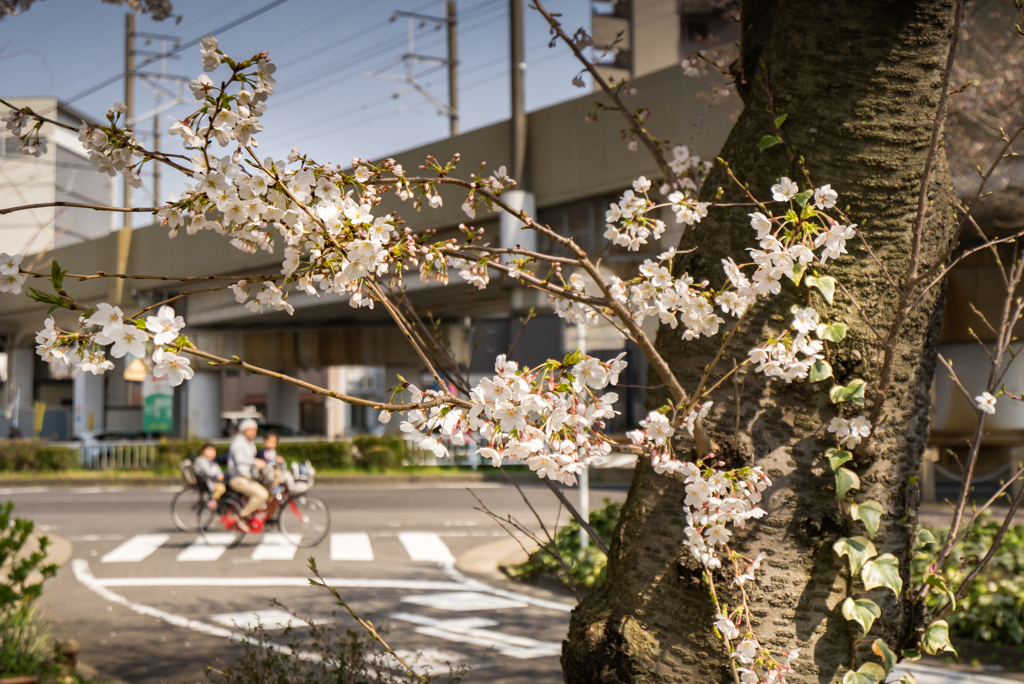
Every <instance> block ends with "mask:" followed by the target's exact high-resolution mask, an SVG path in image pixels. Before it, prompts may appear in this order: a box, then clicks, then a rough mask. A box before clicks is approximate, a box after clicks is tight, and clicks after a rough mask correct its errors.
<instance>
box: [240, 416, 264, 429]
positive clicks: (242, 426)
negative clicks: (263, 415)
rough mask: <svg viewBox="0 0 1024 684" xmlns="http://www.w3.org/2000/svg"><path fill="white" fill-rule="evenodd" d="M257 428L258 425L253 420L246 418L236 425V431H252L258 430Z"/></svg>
mask: <svg viewBox="0 0 1024 684" xmlns="http://www.w3.org/2000/svg"><path fill="white" fill-rule="evenodd" d="M259 427H260V426H259V423H257V422H256V421H255V420H253V419H252V418H246V419H245V420H243V421H242V422H241V423H239V424H238V431H239V432H245V431H246V430H248V429H250V428H251V429H253V430H258V429H259Z"/></svg>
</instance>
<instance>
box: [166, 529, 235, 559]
mask: <svg viewBox="0 0 1024 684" xmlns="http://www.w3.org/2000/svg"><path fill="white" fill-rule="evenodd" d="M206 536H207V538H208V539H209V541H210V543H209V544H207V543H206V540H204V539H203V538H202V537H196V540H195V541H194V542H192V543H191V544H189V545H188V546H187V547H186V548H185V549H184V550H183V551H182V552H181V553H179V554H178V558H177V560H180V561H215V560H217V559H218V558H220V557H221V556H223V555H224V552H225V551H227V550H228V544H230V543H231V542H232V541H234V539H235V535H234V534H232V533H230V532H219V533H216V534H207V535H206Z"/></svg>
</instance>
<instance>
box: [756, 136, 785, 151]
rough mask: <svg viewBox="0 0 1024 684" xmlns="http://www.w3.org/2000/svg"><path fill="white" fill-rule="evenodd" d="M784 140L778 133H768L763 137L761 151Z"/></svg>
mask: <svg viewBox="0 0 1024 684" xmlns="http://www.w3.org/2000/svg"><path fill="white" fill-rule="evenodd" d="M781 142H782V138H780V137H779V136H777V135H766V136H764V137H763V138H761V151H762V152H764V151H765V150H767V149H768V148H769V147H771V146H772V145H778V144H779V143H781Z"/></svg>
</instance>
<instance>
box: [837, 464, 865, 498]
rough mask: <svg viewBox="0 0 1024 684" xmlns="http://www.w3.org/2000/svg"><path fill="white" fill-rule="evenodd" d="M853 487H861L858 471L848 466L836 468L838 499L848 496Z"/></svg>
mask: <svg viewBox="0 0 1024 684" xmlns="http://www.w3.org/2000/svg"><path fill="white" fill-rule="evenodd" d="M851 489H860V478H859V477H857V473H855V472H853V471H852V470H847V469H846V468H837V469H836V501H838V500H839V499H842V498H843V497H844V496H846V493H847V492H849V491H850V490H851Z"/></svg>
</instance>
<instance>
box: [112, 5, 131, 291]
mask: <svg viewBox="0 0 1024 684" xmlns="http://www.w3.org/2000/svg"><path fill="white" fill-rule="evenodd" d="M135 20H136V18H135V13H134V12H129V13H128V14H126V15H125V21H124V106H125V113H124V126H125V127H126V128H127V127H131V126H134V124H133V123H132V121H133V118H134V116H135V31H136V26H135ZM123 188H124V207H125V209H130V208H131V206H132V186H131V185H130V184H129V182H128V174H124V183H123ZM122 218H123V222H122V223H121V232H120V233H118V235H117V272H118V273H124V272H125V271H126V270H127V268H128V250H129V249H130V248H131V244H132V215H131V212H127V211H126V212H124V214H122ZM123 293H124V279H123V278H114V296H113V297H112V299H113V300H114V306H120V304H121V295H122V294H123Z"/></svg>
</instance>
